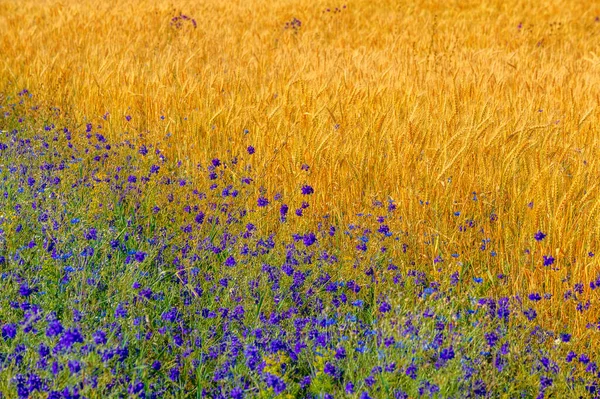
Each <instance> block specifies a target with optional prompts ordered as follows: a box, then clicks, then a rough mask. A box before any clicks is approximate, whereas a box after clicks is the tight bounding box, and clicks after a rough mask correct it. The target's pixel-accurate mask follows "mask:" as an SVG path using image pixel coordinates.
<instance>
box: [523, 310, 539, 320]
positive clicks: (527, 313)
mask: <svg viewBox="0 0 600 399" xmlns="http://www.w3.org/2000/svg"><path fill="white" fill-rule="evenodd" d="M523 314H524V315H525V317H527V319H528V320H530V321H531V320H533V319H535V318H536V317H537V312H536V311H535V310H534V309H531V308H529V309H527V310H525V311H524V312H523Z"/></svg>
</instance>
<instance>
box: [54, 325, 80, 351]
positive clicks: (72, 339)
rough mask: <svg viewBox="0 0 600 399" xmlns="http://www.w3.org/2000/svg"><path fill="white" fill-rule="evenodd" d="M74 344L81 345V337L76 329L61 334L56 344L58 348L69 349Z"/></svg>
mask: <svg viewBox="0 0 600 399" xmlns="http://www.w3.org/2000/svg"><path fill="white" fill-rule="evenodd" d="M75 343H83V335H81V331H79V329H78V328H76V327H74V328H69V329H68V330H67V331H65V332H64V333H63V335H62V336H61V337H60V340H59V342H58V346H59V347H60V348H64V349H69V348H71V346H73V344H75Z"/></svg>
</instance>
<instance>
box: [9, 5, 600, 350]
mask: <svg viewBox="0 0 600 399" xmlns="http://www.w3.org/2000/svg"><path fill="white" fill-rule="evenodd" d="M599 39H600V4H595V3H594V2H587V1H570V2H564V1H559V0H555V1H553V0H543V1H540V2H535V3H532V2H528V1H517V0H508V1H499V0H498V1H496V0H484V1H443V2H442V1H427V0H417V1H390V0H381V1H379V0H378V1H366V0H348V1H346V2H344V1H342V0H340V1H338V2H337V3H335V2H331V1H322V0H316V1H307V0H282V1H266V0H250V1H231V2H227V1H221V0H204V1H201V2H200V1H184V0H173V1H171V2H169V3H160V2H154V1H148V0H139V1H133V0H125V1H120V2H111V1H97V0H83V1H77V2H76V1H66V0H35V1H32V0H19V1H16V0H0V92H4V93H8V92H10V91H16V90H21V89H22V88H27V89H28V90H29V91H30V92H31V93H33V94H34V96H35V98H36V100H37V101H38V102H39V104H40V108H39V110H37V111H36V112H38V114H39V115H52V117H53V118H55V119H54V120H58V121H64V123H75V124H77V125H79V126H83V125H85V124H86V123H103V124H104V125H105V128H104V129H105V130H104V132H105V134H106V135H107V137H109V138H111V139H123V138H136V139H140V140H142V141H143V142H145V143H147V144H154V145H156V146H158V147H159V148H161V149H162V150H163V151H164V152H165V153H166V154H168V156H170V157H171V158H173V159H177V160H180V161H181V162H182V163H183V165H184V167H185V168H186V170H188V172H189V174H190V175H193V174H194V173H195V170H196V165H197V164H198V163H200V164H206V163H207V162H209V161H210V159H211V158H212V157H214V156H216V155H219V154H220V155H221V156H225V155H226V154H237V153H241V152H245V151H246V150H245V149H246V147H247V146H249V145H252V146H254V147H255V148H256V152H257V158H256V160H257V161H258V162H257V163H256V164H255V172H256V173H257V175H259V176H261V178H262V179H261V185H262V187H261V188H257V189H256V190H257V191H258V190H260V191H261V192H262V193H264V194H265V195H267V196H270V197H273V196H274V195H275V194H277V193H280V194H282V195H283V196H284V197H287V198H290V197H291V198H296V199H298V198H297V197H298V195H295V193H297V191H298V190H299V187H300V186H301V185H302V184H304V183H306V182H310V184H311V185H312V186H313V187H314V190H315V194H314V196H313V202H312V203H311V205H310V208H309V210H310V213H308V215H307V218H303V219H302V220H301V221H299V222H298V223H308V222H307V221H306V220H307V219H310V218H311V217H314V218H317V217H319V216H320V215H323V214H325V213H327V214H329V215H331V216H332V217H333V218H334V219H335V220H337V221H339V223H341V224H343V223H348V222H349V221H350V220H352V219H353V218H355V216H356V214H357V213H360V212H364V213H368V212H370V211H371V209H372V207H373V203H374V201H375V203H377V201H381V202H383V203H387V202H388V201H393V202H394V203H395V204H396V205H397V209H398V214H399V215H400V217H398V218H397V219H395V220H394V221H390V225H393V226H394V228H396V229H399V230H400V231H402V232H405V234H406V236H407V237H409V238H407V240H409V241H410V248H411V250H412V251H413V252H412V253H413V255H411V256H412V257H407V256H405V255H403V254H402V252H401V249H400V248H395V249H391V251H395V252H394V253H396V252H397V253H398V254H400V255H399V256H400V259H401V260H400V264H402V265H403V266H404V267H408V265H409V263H410V262H416V263H417V264H421V265H430V266H429V267H430V268H431V270H432V271H433V272H434V273H439V274H441V275H444V274H449V273H451V272H453V271H456V270H465V269H469V273H472V274H473V275H477V276H482V277H484V278H485V279H487V280H489V281H495V280H496V276H497V275H498V274H505V275H506V276H508V277H507V280H506V281H507V284H504V285H500V286H498V287H496V286H494V287H493V288H491V289H492V290H493V291H494V292H495V294H498V295H504V294H514V293H516V292H532V291H540V292H544V293H549V294H551V295H552V299H551V300H548V301H545V302H544V303H543V304H540V307H541V308H542V310H543V313H542V314H543V318H542V320H543V323H544V324H546V325H548V326H552V327H554V328H562V327H564V326H570V327H571V328H573V329H574V330H575V331H576V332H577V336H578V337H579V338H580V339H582V340H583V339H587V340H588V341H589V340H590V339H591V340H596V339H597V338H595V337H596V334H597V332H593V331H590V330H589V329H588V328H586V326H587V325H588V323H596V322H598V317H599V316H600V310H599V309H598V307H597V298H594V295H596V293H595V292H591V291H590V292H589V298H591V301H592V306H591V307H590V309H589V310H587V311H585V312H577V311H575V305H574V304H573V303H572V302H565V301H564V300H563V293H564V292H565V291H566V290H567V289H569V288H572V287H573V285H574V284H576V283H583V284H584V285H585V286H586V287H587V285H588V284H589V283H590V282H591V281H593V280H594V279H596V278H597V276H598V274H599V273H600V265H599V262H598V259H600V254H596V252H598V251H600V241H599V238H600V221H599V218H600V191H599V187H598V185H599V184H600V131H599V129H598V126H599V122H600V114H599V109H598V106H599V105H600V40H599ZM55 123H57V124H58V122H55ZM303 165H308V167H309V168H308V170H305V168H303ZM294 196H295V197H294ZM465 226H468V228H467V227H465ZM538 231H540V232H543V233H544V234H545V238H544V239H543V240H542V239H540V240H537V239H536V238H534V235H535V234H536V232H538ZM442 248H443V251H445V252H444V253H442V252H441V251H442ZM451 253H456V254H460V257H459V258H457V259H455V258H453V257H451V256H450V254H451ZM594 255H595V256H594ZM437 256H441V257H442V258H443V262H441V263H440V262H439V258H436V257H437ZM550 257H552V258H554V262H553V263H552V262H550V264H546V265H544V262H545V259H548V258H550ZM440 265H441V266H440ZM349 273H352V271H349ZM586 290H587V288H586ZM588 291H589V290H588ZM574 314H575V315H576V317H573V315H574ZM586 342H587V341H586Z"/></svg>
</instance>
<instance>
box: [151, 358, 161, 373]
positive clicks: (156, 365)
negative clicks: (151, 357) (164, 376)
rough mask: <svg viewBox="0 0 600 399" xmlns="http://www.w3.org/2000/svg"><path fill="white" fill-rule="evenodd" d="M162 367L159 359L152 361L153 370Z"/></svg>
mask: <svg viewBox="0 0 600 399" xmlns="http://www.w3.org/2000/svg"><path fill="white" fill-rule="evenodd" d="M161 367H162V364H160V362H159V361H158V360H155V361H154V362H153V363H152V370H154V371H159V370H160V368H161Z"/></svg>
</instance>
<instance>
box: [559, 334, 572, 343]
mask: <svg viewBox="0 0 600 399" xmlns="http://www.w3.org/2000/svg"><path fill="white" fill-rule="evenodd" d="M560 340H561V341H562V342H569V341H571V334H567V333H561V334H560Z"/></svg>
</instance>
